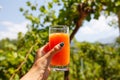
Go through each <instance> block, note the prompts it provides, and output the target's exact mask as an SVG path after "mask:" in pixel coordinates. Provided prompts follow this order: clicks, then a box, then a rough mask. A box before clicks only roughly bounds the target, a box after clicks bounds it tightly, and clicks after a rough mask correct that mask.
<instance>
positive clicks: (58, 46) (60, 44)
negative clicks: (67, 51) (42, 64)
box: [45, 42, 64, 57]
mask: <svg viewBox="0 0 120 80" xmlns="http://www.w3.org/2000/svg"><path fill="white" fill-rule="evenodd" d="M63 46H64V43H63V42H61V43H59V44H57V45H56V46H55V47H54V48H52V49H51V50H50V51H49V52H48V53H47V54H46V55H45V56H46V57H52V56H53V55H54V54H55V53H57V52H58V51H60V50H61V49H62V47H63Z"/></svg>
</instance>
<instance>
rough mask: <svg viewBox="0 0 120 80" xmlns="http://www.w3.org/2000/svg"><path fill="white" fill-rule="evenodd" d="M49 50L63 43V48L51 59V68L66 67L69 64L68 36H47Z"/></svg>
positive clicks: (52, 34)
mask: <svg viewBox="0 0 120 80" xmlns="http://www.w3.org/2000/svg"><path fill="white" fill-rule="evenodd" d="M49 42H50V49H52V48H53V47H54V46H55V45H56V44H58V43H60V42H64V46H63V48H62V49H61V51H59V52H58V53H56V54H55V55H54V56H53V57H52V61H51V65H52V66H66V65H68V64H69V62H70V43H69V35H68V34H67V33H51V34H50V35H49Z"/></svg>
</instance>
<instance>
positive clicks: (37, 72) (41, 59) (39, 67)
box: [20, 43, 64, 80]
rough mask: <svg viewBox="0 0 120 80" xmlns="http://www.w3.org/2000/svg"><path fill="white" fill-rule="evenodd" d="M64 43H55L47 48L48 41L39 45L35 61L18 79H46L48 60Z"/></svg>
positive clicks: (48, 68)
mask: <svg viewBox="0 0 120 80" xmlns="http://www.w3.org/2000/svg"><path fill="white" fill-rule="evenodd" d="M63 46H64V43H59V44H57V45H56V46H55V47H54V48H53V49H51V50H49V43H47V44H46V45H44V46H43V47H41V48H40V49H39V50H38V51H37V54H36V58H35V62H34V64H33V66H32V68H31V69H30V70H29V72H28V73H27V74H26V75H25V76H23V77H22V78H21V79H20V80H46V79H47V78H48V75H49V72H50V67H49V66H50V61H51V58H52V56H53V55H54V54H55V53H57V52H58V51H60V50H61V48H62V47H63Z"/></svg>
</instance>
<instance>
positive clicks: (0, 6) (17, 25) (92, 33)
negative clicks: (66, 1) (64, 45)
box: [0, 0, 119, 42]
mask: <svg viewBox="0 0 120 80" xmlns="http://www.w3.org/2000/svg"><path fill="white" fill-rule="evenodd" d="M26 1H27V0H0V40H1V39H4V38H6V37H8V38H10V39H16V38H17V34H18V32H23V33H26V32H27V28H26V25H27V24H28V23H29V22H28V21H27V20H26V19H25V18H24V16H23V15H22V13H21V12H20V11H19V8H20V7H26V4H25V2H26ZM31 1H33V2H35V1H37V0H31ZM46 1H47V0H41V1H40V3H39V4H45V3H46ZM111 20H115V21H117V17H116V16H110V17H108V18H106V17H105V16H104V15H101V16H100V18H99V19H98V20H95V19H92V20H91V21H89V22H88V21H84V23H83V26H82V27H81V28H80V29H79V31H78V32H77V33H76V35H75V38H76V39H77V40H78V41H80V42H81V41H88V42H96V41H99V40H102V39H106V40H107V38H110V37H111V38H113V37H117V36H118V35H119V31H118V28H114V27H110V26H109V25H108V24H107V23H108V22H109V21H111Z"/></svg>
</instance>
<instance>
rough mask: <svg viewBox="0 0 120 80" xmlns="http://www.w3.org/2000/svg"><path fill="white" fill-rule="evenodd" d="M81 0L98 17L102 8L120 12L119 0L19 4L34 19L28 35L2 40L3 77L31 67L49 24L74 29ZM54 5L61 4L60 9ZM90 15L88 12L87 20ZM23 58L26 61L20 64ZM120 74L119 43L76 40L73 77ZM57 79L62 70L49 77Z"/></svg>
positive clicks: (102, 79)
mask: <svg viewBox="0 0 120 80" xmlns="http://www.w3.org/2000/svg"><path fill="white" fill-rule="evenodd" d="M94 1H95V2H94ZM113 1H114V4H113ZM81 2H85V3H87V4H88V5H87V6H89V8H93V9H95V12H94V14H92V15H94V18H96V19H97V18H98V17H99V16H100V12H101V11H104V10H103V9H105V11H104V12H105V14H106V13H107V15H110V13H111V11H112V12H114V13H117V11H118V10H119V7H120V4H119V0H76V1H75V0H52V1H50V2H48V4H47V5H41V6H39V5H38V4H37V3H35V4H34V3H31V2H29V1H28V2H26V4H27V7H28V8H27V9H25V8H20V11H21V12H22V13H23V15H24V16H25V17H26V19H28V20H29V21H30V22H31V24H29V25H28V26H27V27H28V29H29V30H28V32H27V33H26V34H25V35H23V34H22V33H19V34H18V39H17V40H9V39H3V40H1V41H0V80H8V79H10V78H11V77H12V78H13V80H19V78H20V77H21V76H23V75H24V74H25V73H26V72H27V71H28V70H29V69H30V67H31V66H32V64H33V62H34V56H35V53H36V50H37V49H38V48H39V47H41V46H42V45H43V44H45V43H46V42H47V41H48V28H49V26H51V25H60V24H62V25H67V26H68V27H69V28H70V33H71V32H72V30H73V29H74V27H75V22H76V20H77V19H78V17H79V16H78V12H77V9H76V6H77V5H78V4H79V3H81ZM53 6H55V7H58V8H57V9H58V10H56V9H55V8H54V7H53ZM57 13H58V14H57ZM91 17H92V16H91V14H89V16H88V17H87V20H90V19H91ZM26 55H28V58H26V57H27V56H26ZM22 62H24V65H22V66H21V68H20V65H21V63H22ZM119 75H120V47H119V46H117V47H112V46H109V45H102V44H99V43H95V44H92V43H87V42H83V43H79V42H76V41H73V43H72V44H71V61H70V75H69V76H70V79H71V80H75V79H78V80H119V79H120V76H119ZM12 78H11V79H12ZM57 79H59V80H63V72H57V74H56V72H52V73H51V75H50V76H49V79H48V80H57Z"/></svg>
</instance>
